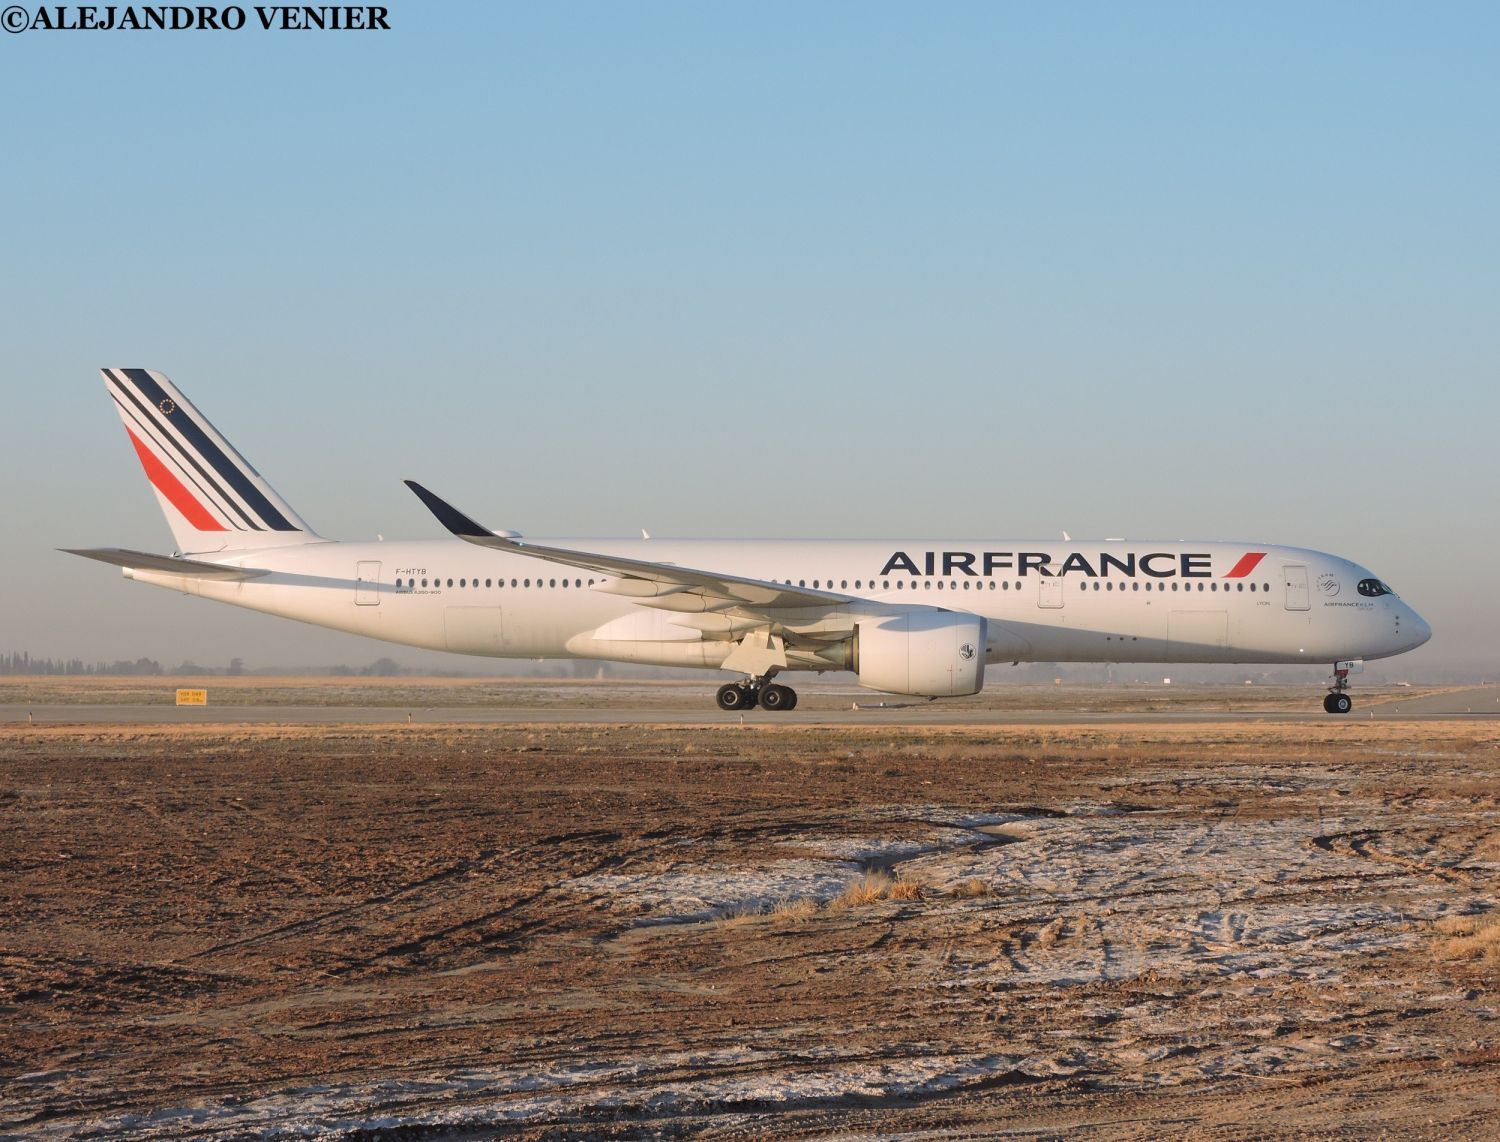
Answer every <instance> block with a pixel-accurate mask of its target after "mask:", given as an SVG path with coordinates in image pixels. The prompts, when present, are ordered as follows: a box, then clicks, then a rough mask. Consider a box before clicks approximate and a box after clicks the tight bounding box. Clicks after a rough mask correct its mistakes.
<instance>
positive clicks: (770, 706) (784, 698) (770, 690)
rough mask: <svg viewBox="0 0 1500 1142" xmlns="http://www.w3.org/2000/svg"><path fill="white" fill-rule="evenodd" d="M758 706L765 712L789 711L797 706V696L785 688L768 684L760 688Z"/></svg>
mask: <svg viewBox="0 0 1500 1142" xmlns="http://www.w3.org/2000/svg"><path fill="white" fill-rule="evenodd" d="M760 704H761V708H762V709H765V710H773V711H774V710H790V709H791V708H792V707H793V706H795V705H796V704H797V695H796V694H794V693H793V692H792V691H791V690H789V689H788V688H787V687H785V686H777V685H776V684H775V683H770V684H768V685H765V686H762V687H761V688H760Z"/></svg>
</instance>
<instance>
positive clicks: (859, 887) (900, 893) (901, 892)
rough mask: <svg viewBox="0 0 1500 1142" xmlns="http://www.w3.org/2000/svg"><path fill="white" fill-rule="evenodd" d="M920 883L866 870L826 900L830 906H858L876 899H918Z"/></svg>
mask: <svg viewBox="0 0 1500 1142" xmlns="http://www.w3.org/2000/svg"><path fill="white" fill-rule="evenodd" d="M920 899H922V885H921V884H920V883H918V882H917V881H915V880H910V879H908V878H906V877H895V876H892V875H891V874H890V873H888V872H880V871H876V872H867V873H865V874H864V876H862V877H860V878H859V879H858V880H856V881H854V882H853V883H852V884H850V885H849V887H848V888H846V889H844V891H843V892H841V893H839V894H838V895H837V896H835V897H834V898H833V899H832V900H830V901H829V902H828V907H830V908H858V907H860V906H861V905H865V904H874V903H875V902H876V901H877V900H920Z"/></svg>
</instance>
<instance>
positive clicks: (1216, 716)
mask: <svg viewBox="0 0 1500 1142" xmlns="http://www.w3.org/2000/svg"><path fill="white" fill-rule="evenodd" d="M696 697H697V696H696V695H689V694H688V693H683V692H675V693H673V694H672V695H671V698H670V700H669V701H662V700H661V699H654V700H652V701H649V702H644V703H643V704H642V705H641V707H639V708H635V709H632V708H628V707H610V708H604V709H601V708H598V707H596V706H590V705H587V704H584V703H582V702H580V703H579V704H578V705H569V704H567V703H566V702H560V703H558V704H549V705H545V706H510V705H507V706H498V705H496V706H485V705H463V706H442V705H434V706H419V705H413V706H411V707H404V706H399V705H379V706H370V705H301V704H297V705H282V704H260V705H258V704H250V705H233V706H212V705H210V706H205V707H190V706H185V707H177V706H166V705H156V704H147V703H120V704H73V703H47V704H36V705H32V704H26V703H15V702H13V703H7V704H3V705H0V724H3V723H11V724H15V723H28V722H30V723H32V724H36V725H235V724H252V725H306V726H322V725H367V726H377V725H392V724H413V725H417V724H420V725H584V726H586V725H631V726H646V725H666V726H695V725H704V726H724V725H741V724H743V725H745V726H761V725H765V726H871V725H880V726H913V727H942V726H991V725H996V726H998V725H1004V726H1027V725H1036V726H1052V725H1101V726H1117V725H1153V724H1154V725H1193V724H1212V723H1225V722H1251V723H1255V722H1265V723H1277V724H1287V723H1311V724H1318V725H1324V724H1328V725H1334V724H1338V723H1339V722H1341V721H1343V722H1369V721H1402V722H1408V721H1438V722H1450V721H1467V720H1476V721H1493V720H1496V719H1500V685H1494V686H1478V687H1473V688H1469V689H1463V690H1454V691H1449V692H1445V693H1439V694H1426V695H1417V696H1413V697H1412V698H1410V699H1406V698H1392V697H1390V696H1389V694H1386V695H1382V696H1381V697H1380V698H1379V699H1377V700H1373V701H1368V702H1365V703H1363V704H1361V703H1360V702H1359V700H1358V698H1356V703H1355V708H1354V710H1353V712H1352V713H1350V714H1349V715H1347V716H1346V717H1344V718H1339V717H1336V716H1334V715H1330V714H1325V713H1323V711H1322V710H1321V709H1320V708H1319V705H1318V699H1317V697H1316V692H1315V691H1313V692H1310V693H1309V695H1308V697H1307V703H1306V706H1307V708H1306V709H1296V708H1282V709H1246V710H1243V711H1235V710H1233V709H1190V708H1183V706H1182V705H1178V704H1175V703H1174V707H1175V708H1171V709H1159V710H1139V709H1126V710H1120V709H1106V710H1090V709H1088V708H1087V707H1083V708H1080V706H1079V705H1078V704H1077V702H1076V701H1070V702H1068V703H1067V704H1066V705H1064V706H1060V707H1059V708H1056V709H1048V708H1046V707H1036V708H1001V709H997V708H995V707H993V706H978V705H975V704H971V703H966V702H965V701H964V700H963V699H955V700H950V701H939V702H922V701H920V700H911V699H888V700H886V701H885V702H884V703H882V700H881V699H880V698H879V697H878V696H873V695H869V696H853V697H851V698H850V699H849V702H848V706H847V707H846V708H842V709H840V708H829V707H830V704H831V700H830V699H829V698H828V697H827V696H826V695H825V696H823V698H822V700H821V701H820V703H819V704H818V705H817V706H812V705H811V704H809V707H806V708H801V709H797V710H794V711H792V712H790V713H785V712H778V713H774V714H772V713H767V712H765V711H763V710H750V711H747V712H744V713H733V714H726V713H723V712H721V711H719V710H716V709H715V708H714V707H713V705H712V694H711V692H709V691H707V690H705V692H704V694H703V695H702V699H701V701H697V700H695V698H696Z"/></svg>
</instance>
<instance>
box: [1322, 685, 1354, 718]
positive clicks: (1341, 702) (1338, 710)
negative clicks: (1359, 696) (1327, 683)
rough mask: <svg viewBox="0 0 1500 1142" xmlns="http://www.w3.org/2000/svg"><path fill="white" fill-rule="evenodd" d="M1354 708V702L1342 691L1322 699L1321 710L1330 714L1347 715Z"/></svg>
mask: <svg viewBox="0 0 1500 1142" xmlns="http://www.w3.org/2000/svg"><path fill="white" fill-rule="evenodd" d="M1353 708H1354V700H1353V699H1352V698H1350V697H1349V695H1348V694H1345V693H1343V692H1342V691H1337V692H1335V693H1332V694H1329V695H1327V696H1326V697H1325V698H1324V699H1323V709H1325V710H1327V711H1328V712H1329V713H1330V714H1347V713H1348V712H1349V711H1350V710H1352V709H1353Z"/></svg>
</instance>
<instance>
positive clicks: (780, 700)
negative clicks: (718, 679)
mask: <svg viewBox="0 0 1500 1142" xmlns="http://www.w3.org/2000/svg"><path fill="white" fill-rule="evenodd" d="M714 700H715V701H716V702H717V703H718V705H719V709H721V710H731V711H732V710H753V709H754V708H755V707H756V706H760V707H762V708H763V709H766V710H795V709H796V708H797V691H795V690H793V689H792V688H791V687H790V686H782V685H780V684H778V683H776V682H772V681H770V680H768V679H766V678H747V679H745V680H744V681H743V682H726V683H725V684H724V685H723V686H720V687H719V692H718V693H717V694H716V695H715V696H714Z"/></svg>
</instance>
